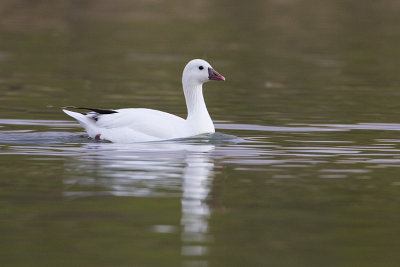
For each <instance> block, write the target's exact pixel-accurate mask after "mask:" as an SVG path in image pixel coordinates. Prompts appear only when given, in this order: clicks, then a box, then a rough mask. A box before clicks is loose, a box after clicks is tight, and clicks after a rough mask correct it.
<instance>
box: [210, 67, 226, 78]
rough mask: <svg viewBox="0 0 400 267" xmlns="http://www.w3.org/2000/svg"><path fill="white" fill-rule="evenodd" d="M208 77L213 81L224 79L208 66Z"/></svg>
mask: <svg viewBox="0 0 400 267" xmlns="http://www.w3.org/2000/svg"><path fill="white" fill-rule="evenodd" d="M208 79H209V80H214V81H225V77H224V76H222V75H221V74H219V73H218V72H217V71H216V70H214V69H212V68H208Z"/></svg>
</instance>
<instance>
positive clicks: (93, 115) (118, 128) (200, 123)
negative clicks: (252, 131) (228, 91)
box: [63, 59, 225, 143]
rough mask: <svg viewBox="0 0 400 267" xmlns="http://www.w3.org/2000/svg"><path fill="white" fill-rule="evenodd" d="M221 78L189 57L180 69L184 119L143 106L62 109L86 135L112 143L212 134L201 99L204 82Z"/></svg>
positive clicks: (208, 117)
mask: <svg viewBox="0 0 400 267" xmlns="http://www.w3.org/2000/svg"><path fill="white" fill-rule="evenodd" d="M209 80H216V81H220V80H222V81H224V80H225V78H224V76H222V75H221V74H219V73H218V72H216V71H215V70H214V69H213V68H212V67H211V65H210V64H209V63H208V62H206V61H205V60H202V59H193V60H191V61H190V62H189V63H188V64H187V65H186V67H185V69H184V70H183V74H182V85H183V92H184V94H185V99H186V106H187V111H188V116H187V118H186V120H185V119H183V118H181V117H178V116H175V115H173V114H169V113H166V112H163V111H158V110H154V109H146V108H124V109H116V110H106V109H94V108H76V107H65V108H69V109H71V108H72V109H87V110H90V111H91V112H89V113H87V114H81V113H78V112H73V111H69V110H66V109H63V111H64V112H65V113H66V114H68V115H69V116H71V117H73V118H74V119H76V120H77V121H78V122H79V123H80V124H81V125H82V127H83V128H85V130H86V132H87V134H88V135H89V137H91V138H93V139H96V140H108V141H111V142H114V143H132V142H147V141H159V140H167V139H175V138H184V137H190V136H195V135H199V134H204V133H214V132H215V128H214V124H213V122H212V120H211V117H210V115H209V114H208V111H207V107H206V103H205V102H204V98H203V83H205V82H208V81H209Z"/></svg>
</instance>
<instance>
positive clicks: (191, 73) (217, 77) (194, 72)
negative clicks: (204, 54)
mask: <svg viewBox="0 0 400 267" xmlns="http://www.w3.org/2000/svg"><path fill="white" fill-rule="evenodd" d="M211 80H214V81H225V77H224V76H222V75H221V74H219V73H218V72H217V71H216V70H214V69H213V68H212V67H211V65H210V63H208V62H207V61H205V60H202V59H193V60H191V61H189V63H188V64H187V65H186V66H185V69H184V70H183V75H182V83H183V84H188V85H193V86H195V85H201V84H203V83H205V82H208V81H211Z"/></svg>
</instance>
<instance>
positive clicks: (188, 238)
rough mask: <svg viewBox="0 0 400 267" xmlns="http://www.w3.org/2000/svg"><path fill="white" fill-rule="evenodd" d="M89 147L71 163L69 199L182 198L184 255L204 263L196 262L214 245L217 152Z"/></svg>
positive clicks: (173, 146)
mask: <svg viewBox="0 0 400 267" xmlns="http://www.w3.org/2000/svg"><path fill="white" fill-rule="evenodd" d="M83 146H84V147H83V149H82V151H87V152H86V153H84V154H82V155H81V156H80V157H78V158H75V159H74V160H73V161H70V162H68V163H67V164H68V166H67V168H66V170H68V173H67V175H66V178H65V179H64V183H65V184H66V185H67V187H68V186H69V187H70V189H71V190H68V191H67V192H65V196H67V197H70V198H75V197H84V196H99V195H113V196H133V197H179V198H180V200H181V219H180V222H181V227H180V228H181V229H182V230H181V231H182V232H181V240H182V246H181V254H182V256H184V259H186V260H190V262H192V263H196V262H197V263H199V262H198V261H197V260H196V258H197V257H198V256H202V255H205V254H207V250H208V249H207V246H206V245H204V244H207V243H208V242H207V241H208V240H209V239H210V238H209V234H208V230H209V225H208V221H209V217H210V208H209V206H208V205H207V202H206V199H207V197H208V195H209V193H210V190H211V183H212V178H213V175H214V173H213V169H214V160H213V151H214V149H215V146H214V145H212V144H188V143H179V142H171V143H168V142H162V143H148V144H145V143H143V144H134V145H130V146H126V145H117V144H105V143H89V144H84V145H83ZM99 187H101V188H102V189H103V190H101V191H100V192H99V191H98V190H96V188H97V189H98V188H99ZM73 188H85V189H86V190H80V191H78V190H72V189H73Z"/></svg>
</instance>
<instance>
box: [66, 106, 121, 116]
mask: <svg viewBox="0 0 400 267" xmlns="http://www.w3.org/2000/svg"><path fill="white" fill-rule="evenodd" d="M63 109H85V110H90V111H94V112H96V113H99V114H113V113H118V111H115V110H112V109H101V108H85V107H74V106H66V107H63Z"/></svg>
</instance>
